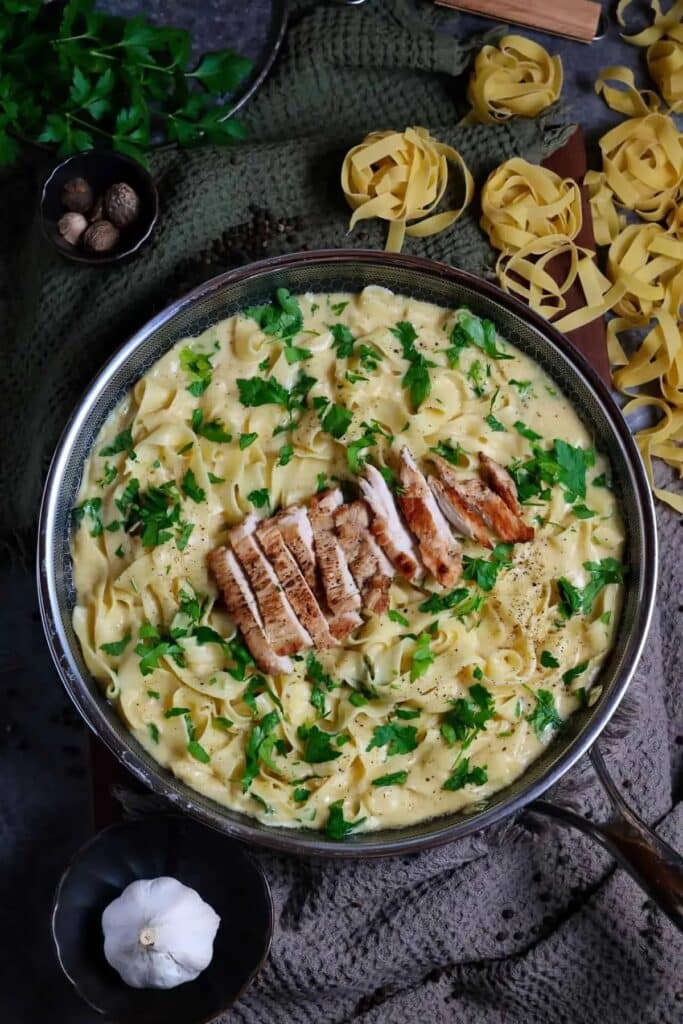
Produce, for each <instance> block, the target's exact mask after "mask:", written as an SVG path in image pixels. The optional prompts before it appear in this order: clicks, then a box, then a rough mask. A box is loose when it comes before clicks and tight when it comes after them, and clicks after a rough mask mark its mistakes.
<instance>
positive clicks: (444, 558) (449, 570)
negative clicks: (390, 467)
mask: <svg viewBox="0 0 683 1024" xmlns="http://www.w3.org/2000/svg"><path fill="white" fill-rule="evenodd" d="M398 478H399V483H400V485H401V493H400V494H399V496H398V503H399V505H400V507H401V511H402V512H403V515H404V517H405V520H406V522H407V523H408V526H409V527H410V529H411V531H412V533H413V534H414V535H415V538H416V539H417V542H418V545H419V548H420V555H421V557H422V561H423V562H424V564H425V566H426V567H427V569H428V571H429V572H431V574H432V575H433V576H434V578H435V579H436V580H438V582H439V583H440V584H441V586H442V587H452V586H453V585H454V584H455V583H457V582H458V580H459V579H460V574H461V572H462V552H461V550H460V545H459V544H458V542H457V540H456V539H455V537H454V536H453V534H452V533H451V529H450V527H449V525H448V523H447V522H446V519H445V517H444V515H443V512H442V511H441V509H440V508H439V506H438V505H437V503H436V499H435V497H434V495H433V494H432V492H431V490H430V488H429V484H428V483H427V481H426V480H425V478H424V476H423V475H422V473H421V472H420V470H419V469H418V467H417V463H416V462H415V459H414V458H413V456H412V454H411V452H410V451H409V449H408V448H406V447H404V448H402V449H401V454H400V461H399V470H398Z"/></svg>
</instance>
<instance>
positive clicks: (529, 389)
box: [508, 380, 534, 398]
mask: <svg viewBox="0 0 683 1024" xmlns="http://www.w3.org/2000/svg"><path fill="white" fill-rule="evenodd" d="M508 384H511V385H512V387H513V388H517V391H518V392H519V394H520V396H521V397H522V398H527V397H528V398H533V397H534V389H533V385H532V382H531V381H530V380H510V381H508Z"/></svg>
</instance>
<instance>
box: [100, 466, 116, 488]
mask: <svg viewBox="0 0 683 1024" xmlns="http://www.w3.org/2000/svg"><path fill="white" fill-rule="evenodd" d="M117 473H118V469H117V468H116V466H110V465H109V463H108V462H105V464H104V471H103V473H102V476H101V477H100V479H99V480H98V481H97V483H98V485H99V486H100V487H101V488H102V489H103V490H104V488H105V487H109V484H111V483H113V482H114V480H115V479H116V474H117Z"/></svg>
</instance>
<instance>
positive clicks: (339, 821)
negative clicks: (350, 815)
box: [325, 800, 365, 839]
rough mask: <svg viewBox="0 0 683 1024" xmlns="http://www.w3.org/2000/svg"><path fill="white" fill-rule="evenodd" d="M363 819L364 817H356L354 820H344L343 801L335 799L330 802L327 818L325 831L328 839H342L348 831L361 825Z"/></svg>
mask: <svg viewBox="0 0 683 1024" xmlns="http://www.w3.org/2000/svg"><path fill="white" fill-rule="evenodd" d="M364 821H365V818H358V819H357V820H356V821H346V819H345V818H344V801H343V800H335V801H334V803H332V804H330V816H329V818H328V819H327V825H326V826H325V832H326V833H327V835H328V836H329V837H330V839H343V838H344V836H347V835H348V834H349V832H353V830H354V828H358V826H359V825H362V824H363V822H364Z"/></svg>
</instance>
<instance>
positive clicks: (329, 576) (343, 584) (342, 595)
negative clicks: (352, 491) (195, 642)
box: [308, 487, 361, 616]
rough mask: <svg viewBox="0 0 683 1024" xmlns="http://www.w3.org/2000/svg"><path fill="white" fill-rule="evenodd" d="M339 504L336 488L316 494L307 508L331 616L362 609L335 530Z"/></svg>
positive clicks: (338, 494)
mask: <svg viewBox="0 0 683 1024" xmlns="http://www.w3.org/2000/svg"><path fill="white" fill-rule="evenodd" d="M342 502H343V498H342V493H341V490H340V489H339V488H338V487H335V488H334V490H330V491H323V492H322V494H316V496H315V497H314V498H313V500H312V501H311V503H310V504H309V506H308V515H309V518H310V521H311V526H312V528H313V544H314V546H315V553H316V557H317V560H318V568H319V569H320V578H321V579H322V584H323V588H324V590H325V598H326V600H327V607H328V608H329V610H330V612H331V614H332V615H333V616H334V615H340V614H342V613H344V612H354V611H358V609H359V608H360V605H361V599H360V593H359V591H358V587H357V586H356V584H355V583H354V580H353V576H352V575H351V570H350V569H349V563H348V562H347V561H346V556H345V554H344V552H343V550H342V546H341V544H340V543H339V540H338V539H337V536H336V534H335V529H334V513H335V510H336V509H338V508H339V506H340V505H341V504H342Z"/></svg>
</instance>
